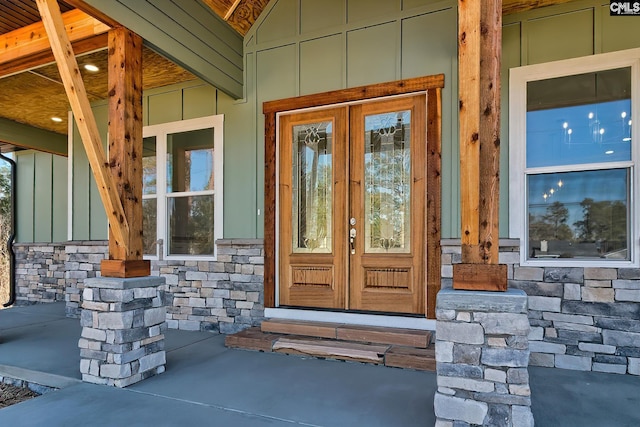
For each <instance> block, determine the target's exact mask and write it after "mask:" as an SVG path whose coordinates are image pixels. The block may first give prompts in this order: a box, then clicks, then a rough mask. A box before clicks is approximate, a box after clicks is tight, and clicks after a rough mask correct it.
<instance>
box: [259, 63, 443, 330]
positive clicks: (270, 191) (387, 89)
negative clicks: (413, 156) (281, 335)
mask: <svg viewBox="0 0 640 427" xmlns="http://www.w3.org/2000/svg"><path fill="white" fill-rule="evenodd" d="M442 88H444V75H443V74H437V75H433V76H426V77H417V78H412V79H405V80H397V81H395V82H389V83H380V84H375V85H369V86H360V87H354V88H349V89H342V90H336V91H331V92H325V93H320V94H314V95H305V96H299V97H294V98H286V99H281V100H277V101H269V102H265V103H264V104H263V106H262V112H263V114H264V116H265V124H264V127H265V129H264V165H265V169H264V306H265V307H266V308H273V307H275V303H276V256H277V252H276V242H277V238H276V221H277V217H276V212H277V206H276V193H277V191H278V190H277V188H276V182H277V180H276V176H277V173H278V171H277V170H276V155H277V154H276V153H277V146H276V138H277V134H276V129H277V123H276V120H277V117H276V116H277V114H278V113H280V112H286V111H292V110H300V109H303V108H314V107H322V106H329V105H332V104H340V103H347V102H355V101H366V100H370V99H374V98H383V97H386V96H393V95H405V94H411V93H417V92H426V93H427V159H426V162H427V174H426V175H427V186H426V187H427V194H426V203H427V207H426V208H427V211H426V212H427V214H426V235H427V239H426V242H425V245H426V251H425V252H426V254H427V260H426V273H425V274H426V280H425V283H426V300H427V307H426V308H427V309H426V315H427V317H428V318H432V319H433V318H435V304H436V294H437V293H438V291H439V290H440V276H441V275H440V263H441V260H440V258H441V253H440V227H441V225H440V224H441V206H442V180H441V163H442V162H441V152H442Z"/></svg>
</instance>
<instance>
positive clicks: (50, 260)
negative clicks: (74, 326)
mask: <svg viewBox="0 0 640 427" xmlns="http://www.w3.org/2000/svg"><path fill="white" fill-rule="evenodd" d="M216 244H217V248H218V255H217V260H216V261H184V260H159V261H152V262H151V275H152V276H161V277H164V278H165V281H166V285H163V286H162V287H161V289H160V290H161V294H162V298H163V302H164V304H165V306H166V307H167V325H168V327H169V328H173V329H185V330H201V331H215V332H218V331H219V332H222V333H233V332H237V331H239V330H242V329H246V328H248V327H250V326H255V325H258V324H260V322H261V321H262V319H263V318H264V293H263V289H264V286H263V282H264V280H263V277H264V250H263V244H262V240H261V239H260V240H258V239H225V240H218V241H217V242H216ZM14 249H15V252H16V279H17V280H16V299H17V304H20V305H27V304H36V303H46V302H55V301H66V312H67V316H70V317H79V316H80V313H81V307H80V305H81V302H82V301H81V300H82V293H83V290H84V281H85V280H86V279H90V278H94V277H99V276H100V261H101V260H102V259H104V258H105V257H106V255H107V251H108V247H107V243H106V242H105V241H75V242H74V241H70V242H67V243H60V244H16V245H14Z"/></svg>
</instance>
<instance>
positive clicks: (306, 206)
mask: <svg viewBox="0 0 640 427" xmlns="http://www.w3.org/2000/svg"><path fill="white" fill-rule="evenodd" d="M346 114H347V111H346V109H345V108H338V109H331V110H323V111H321V112H313V113H302V114H294V115H287V116H283V117H282V119H281V121H280V158H279V162H280V180H279V187H280V191H279V195H280V203H279V206H280V215H281V216H280V218H281V220H280V237H279V254H280V259H279V261H280V262H279V272H280V303H281V304H283V305H292V306H308V307H322V308H344V307H345V289H346V288H345V286H346V259H345V251H346V249H345V248H346V246H345V244H346V243H345V240H344V238H342V236H343V235H344V233H345V224H344V221H342V220H341V219H342V218H344V216H345V208H346V199H347V192H346V176H345V173H346V171H345V167H344V164H345V162H346V146H345V142H344V141H345V140H346V128H345V127H346Z"/></svg>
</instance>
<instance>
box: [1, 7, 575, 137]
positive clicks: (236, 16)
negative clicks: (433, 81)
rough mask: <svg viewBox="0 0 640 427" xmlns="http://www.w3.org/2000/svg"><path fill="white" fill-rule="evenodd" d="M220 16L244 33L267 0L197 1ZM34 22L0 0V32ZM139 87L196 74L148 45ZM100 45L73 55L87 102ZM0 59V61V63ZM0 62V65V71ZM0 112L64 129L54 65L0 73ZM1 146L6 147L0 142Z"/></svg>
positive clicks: (64, 107)
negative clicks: (88, 66) (86, 67)
mask: <svg viewBox="0 0 640 427" xmlns="http://www.w3.org/2000/svg"><path fill="white" fill-rule="evenodd" d="M200 1H202V2H203V3H204V4H206V5H207V6H208V7H210V8H211V9H212V10H213V11H214V12H215V13H216V14H217V15H218V16H220V17H221V18H222V19H224V20H225V21H226V22H227V23H228V24H229V25H230V26H231V27H232V28H233V29H235V30H236V31H237V32H238V33H239V34H241V35H245V34H246V33H247V32H248V31H249V29H250V28H251V26H252V25H253V23H254V22H255V21H256V20H257V18H258V16H259V15H260V13H261V12H262V11H263V10H264V8H265V7H266V6H267V3H268V2H269V0H200ZM568 1H575V0H503V12H504V13H515V12H520V11H524V10H529V9H533V8H539V7H543V6H549V5H554V4H558V3H566V2H568ZM58 3H59V5H60V9H61V12H63V13H64V12H68V11H70V10H73V9H74V8H79V9H81V10H83V11H84V12H86V13H87V14H89V15H92V16H95V17H96V18H98V19H102V20H103V21H105V22H106V23H107V24H109V23H112V21H111V22H107V21H109V20H108V19H107V17H105V16H101V14H100V12H99V11H96V10H95V9H92V8H91V7H90V6H87V5H86V4H85V3H84V2H83V1H82V0H66V1H59V2H58ZM39 21H40V15H39V13H38V9H37V7H36V4H35V0H1V1H0V36H1V35H4V34H6V33H9V32H11V31H15V30H19V29H21V28H23V27H25V26H27V25H30V24H33V23H36V22H39ZM143 55H144V57H143V67H144V68H143V85H144V89H147V90H148V89H152V88H155V87H160V86H165V85H169V84H173V83H180V82H184V81H188V80H193V79H195V78H196V77H195V76H194V75H193V74H191V73H190V72H188V71H186V70H184V69H183V68H181V67H179V66H178V65H176V64H174V63H172V62H171V61H169V60H167V59H166V58H164V57H162V56H160V55H159V54H157V53H155V52H153V51H151V50H150V49H148V48H145V49H144V53H143ZM106 56H107V55H106V51H105V49H102V50H98V51H93V52H92V53H89V54H84V55H79V56H78V63H79V64H80V66H81V67H82V65H84V64H87V63H91V64H95V65H96V66H98V67H99V69H100V71H98V72H95V73H90V72H87V71H85V70H84V69H83V70H82V72H83V79H84V82H85V85H86V88H87V92H88V95H89V98H90V101H97V100H100V99H105V98H106V93H107V72H106V70H107V67H106V63H107V59H106ZM1 62H2V61H1V60H0V63H1ZM4 74H5V73H2V66H1V65H0V76H2V75H4ZM0 105H2V108H1V109H0V117H3V118H6V119H9V120H13V121H17V122H20V123H24V124H27V125H30V126H34V127H37V128H41V129H45V130H49V131H52V132H56V133H59V134H66V133H67V129H68V123H67V111H69V110H70V107H69V103H68V100H67V97H66V94H65V92H64V87H63V86H62V83H61V80H60V77H59V75H58V71H57V68H56V66H55V64H49V65H45V66H40V67H37V68H35V69H30V70H28V71H23V72H20V73H18V74H12V75H9V76H7V77H2V78H0ZM53 116H55V117H59V118H61V119H62V121H61V122H53V121H52V120H51V117H53ZM0 142H2V141H0ZM3 150H7V146H4V147H3Z"/></svg>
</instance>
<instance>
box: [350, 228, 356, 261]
mask: <svg viewBox="0 0 640 427" xmlns="http://www.w3.org/2000/svg"><path fill="white" fill-rule="evenodd" d="M349 245H351V255H355V254H356V229H355V228H352V229H351V230H349Z"/></svg>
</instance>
